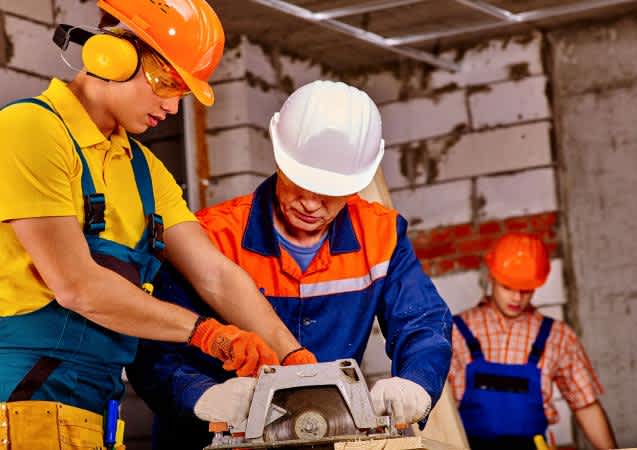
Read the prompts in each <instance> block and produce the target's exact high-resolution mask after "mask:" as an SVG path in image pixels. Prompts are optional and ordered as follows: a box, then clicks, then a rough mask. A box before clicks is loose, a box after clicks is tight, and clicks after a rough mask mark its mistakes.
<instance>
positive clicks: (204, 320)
mask: <svg viewBox="0 0 637 450" xmlns="http://www.w3.org/2000/svg"><path fill="white" fill-rule="evenodd" d="M220 326H221V324H220V323H219V321H217V320H215V319H213V318H211V317H206V316H199V318H198V319H197V321H196V322H195V325H194V326H193V327H192V331H191V332H190V336H189V337H188V341H187V344H188V345H192V346H194V347H198V348H200V349H201V350H203V351H204V352H206V353H209V352H210V339H211V338H212V334H213V333H214V332H215V331H216V330H217V329H219V327H220Z"/></svg>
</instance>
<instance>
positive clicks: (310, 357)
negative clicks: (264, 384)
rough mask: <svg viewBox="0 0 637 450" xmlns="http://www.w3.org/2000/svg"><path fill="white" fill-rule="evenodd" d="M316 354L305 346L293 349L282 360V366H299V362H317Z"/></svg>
mask: <svg viewBox="0 0 637 450" xmlns="http://www.w3.org/2000/svg"><path fill="white" fill-rule="evenodd" d="M317 362H318V361H317V360H316V356H314V353H312V352H311V351H309V350H308V349H306V348H305V347H300V348H297V349H296V350H292V351H291V352H290V353H288V354H287V355H285V357H284V358H283V359H282V360H281V365H282V366H297V365H299V364H316V363H317Z"/></svg>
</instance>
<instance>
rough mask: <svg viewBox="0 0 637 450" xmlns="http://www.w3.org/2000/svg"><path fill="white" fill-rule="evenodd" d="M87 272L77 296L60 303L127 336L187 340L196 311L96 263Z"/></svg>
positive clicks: (174, 340) (162, 339)
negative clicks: (161, 297)
mask: <svg viewBox="0 0 637 450" xmlns="http://www.w3.org/2000/svg"><path fill="white" fill-rule="evenodd" d="M90 272H91V273H92V275H91V276H90V277H89V279H87V280H86V282H85V283H83V284H82V286H81V287H80V288H79V289H78V293H77V295H76V299H75V300H72V301H69V302H61V303H63V306H66V307H67V308H69V309H72V310H74V311H75V312H77V313H78V314H80V315H82V316H84V317H86V318H87V319H89V320H91V321H93V322H95V323H97V324H99V325H101V326H103V327H105V328H108V329H109V330H113V331H116V332H119V333H123V334H127V335H129V336H136V337H140V338H145V339H153V340H160V341H168V342H185V341H186V340H187V339H188V336H189V335H190V333H191V331H192V329H193V326H194V323H195V321H196V319H197V315H196V314H195V313H193V312H192V311H188V310H187V309H185V308H182V307H180V306H177V305H174V304H172V303H168V302H164V301H160V300H157V299H155V298H153V297H151V296H150V295H148V294H146V293H145V292H144V291H142V290H141V289H139V288H138V287H136V286H135V285H133V284H132V283H130V282H128V281H127V280H126V279H124V278H123V277H121V276H119V275H118V274H116V273H115V272H113V271H111V270H108V269H105V268H103V267H100V266H97V265H95V268H94V269H93V270H92V271H90ZM65 303H66V304H65Z"/></svg>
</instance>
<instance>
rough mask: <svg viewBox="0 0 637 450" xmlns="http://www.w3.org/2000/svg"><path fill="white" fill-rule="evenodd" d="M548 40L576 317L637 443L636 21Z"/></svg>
mask: <svg viewBox="0 0 637 450" xmlns="http://www.w3.org/2000/svg"><path fill="white" fill-rule="evenodd" d="M548 40H549V44H550V46H549V61H550V62H551V67H552V76H553V80H554V83H553V98H554V105H555V125H556V147H557V149H556V150H557V152H556V153H557V155H558V160H559V170H560V176H559V179H560V199H561V204H562V205H564V207H563V217H564V220H565V228H566V231H567V233H566V234H565V235H566V238H567V242H566V244H567V247H568V248H569V252H568V253H566V255H567V256H569V257H570V258H571V259H570V261H569V262H570V264H568V267H569V268H570V272H569V285H570V286H569V294H570V298H569V306H570V308H569V316H570V317H571V318H572V322H573V323H575V324H576V326H577V329H578V331H579V332H580V334H581V336H582V340H583V343H584V345H585V347H586V349H587V351H588V353H589V355H590V357H591V359H592V360H593V362H594V363H596V366H597V368H598V369H599V374H600V377H601V380H602V383H603V384H604V386H605V388H606V394H605V395H604V396H603V398H602V402H603V405H604V407H605V409H606V411H607V413H608V415H609V418H610V422H611V424H612V425H613V427H614V429H615V434H616V436H617V440H618V444H619V447H620V448H624V447H635V446H636V445H637V427H635V417H637V402H636V401H635V400H634V399H635V388H636V387H637V382H636V381H635V380H636V378H635V367H636V366H637V348H636V347H635V345H634V341H635V336H636V333H635V324H636V323H637V308H635V305H636V301H637V291H636V290H635V274H636V273H637V263H636V260H635V254H636V253H637V240H635V238H634V229H635V222H636V221H637V208H636V207H637V201H636V200H635V192H636V191H637V174H636V172H635V168H637V151H636V149H637V128H635V125H634V117H635V115H636V114H637V64H636V63H635V59H634V58H632V57H631V56H632V55H633V53H634V49H635V44H636V42H637V20H635V18H634V17H627V18H624V19H620V20H617V21H613V22H608V23H604V24H597V25H591V24H588V25H584V26H576V27H570V28H566V29H563V30H558V31H555V32H552V33H550V34H549V35H548ZM579 438H580V439H578V443H580V444H582V445H580V448H590V447H585V446H584V445H583V442H584V440H583V439H582V436H581V435H580V436H579Z"/></svg>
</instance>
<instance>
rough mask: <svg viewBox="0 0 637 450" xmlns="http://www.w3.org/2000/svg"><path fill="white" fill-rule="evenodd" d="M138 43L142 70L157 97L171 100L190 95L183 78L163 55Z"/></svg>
mask: <svg viewBox="0 0 637 450" xmlns="http://www.w3.org/2000/svg"><path fill="white" fill-rule="evenodd" d="M138 43H139V46H138V48H139V57H140V62H141V68H142V70H143V71H144V76H145V77H146V81H147V82H148V84H149V85H150V87H151V89H152V90H153V92H154V93H155V95H157V96H159V97H164V98H170V97H182V96H184V95H186V94H189V93H190V89H189V88H188V86H187V85H186V83H185V82H184V80H183V79H182V78H181V76H180V75H179V74H178V73H177V71H176V70H175V69H174V68H173V67H172V66H171V65H170V64H169V63H168V62H167V61H166V60H165V59H164V58H162V57H161V55H159V54H158V53H157V52H156V51H154V50H153V49H151V48H150V47H148V46H147V45H146V44H144V43H141V42H139V40H138Z"/></svg>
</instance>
